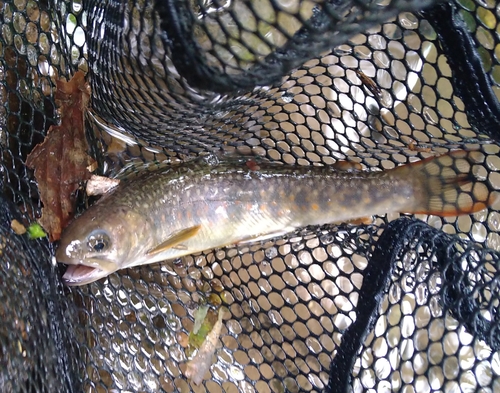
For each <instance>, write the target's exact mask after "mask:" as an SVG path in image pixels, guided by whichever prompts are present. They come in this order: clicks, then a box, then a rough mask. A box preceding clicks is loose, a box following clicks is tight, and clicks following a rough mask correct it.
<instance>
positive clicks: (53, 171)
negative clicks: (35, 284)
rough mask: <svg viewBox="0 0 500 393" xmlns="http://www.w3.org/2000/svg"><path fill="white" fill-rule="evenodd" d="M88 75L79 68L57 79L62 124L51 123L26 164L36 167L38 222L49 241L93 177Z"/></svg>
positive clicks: (58, 233) (58, 232) (56, 235)
mask: <svg viewBox="0 0 500 393" xmlns="http://www.w3.org/2000/svg"><path fill="white" fill-rule="evenodd" d="M89 90H90V89H89V85H88V84H87V83H86V82H85V75H84V74H83V72H81V71H78V72H77V73H76V74H75V75H74V76H73V78H71V80H70V81H69V82H65V81H57V92H56V93H55V102H56V105H57V107H58V110H59V112H60V114H61V123H60V124H59V125H57V126H51V127H50V128H49V131H48V132H47V136H46V137H45V140H44V141H43V142H42V143H41V144H39V145H37V146H36V147H35V148H34V149H33V151H32V152H31V153H30V154H29V155H28V158H27V160H26V165H27V166H28V167H30V168H32V169H34V170H35V178H36V181H37V182H38V189H39V191H40V199H41V201H42V203H43V209H42V217H41V218H40V220H39V223H40V224H41V225H42V226H43V228H44V229H45V230H46V231H47V233H48V234H49V237H50V240H51V241H55V240H59V238H60V237H61V232H62V229H63V228H64V227H66V225H68V223H69V222H70V221H71V219H72V218H73V216H74V214H75V205H76V195H75V194H76V193H75V192H76V190H77V189H78V188H79V187H80V184H81V183H82V182H83V181H85V180H87V179H88V178H89V177H90V172H89V171H88V169H87V167H88V166H89V165H91V164H92V159H91V158H90V157H89V156H88V154H87V152H88V145H87V140H86V138H85V130H84V114H85V110H86V108H87V105H88V102H89V98H90V92H89Z"/></svg>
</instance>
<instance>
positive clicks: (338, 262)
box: [0, 0, 500, 393]
mask: <svg viewBox="0 0 500 393" xmlns="http://www.w3.org/2000/svg"><path fill="white" fill-rule="evenodd" d="M431 3H433V2H431V1H429V2H425V3H423V2H419V1H360V0H357V1H334V0H330V1H299V0H296V1H294V0H292V1H282V0H273V1H271V0H269V1H266V0H259V1H256V0H252V1H250V0H247V1H243V0H239V1H238V0H233V1H229V0H228V1H225V0H215V1H201V0H196V1H195V0H192V1H185V2H179V1H159V0H158V1H157V2H152V1H146V0H145V1H138V0H137V1H128V2H125V1H110V0H108V1H96V0H94V1H92V0H91V1H88V2H85V3H84V2H81V1H55V2H50V4H47V3H46V2H36V1H33V0H29V1H27V0H14V1H3V2H0V9H1V10H2V13H1V15H0V28H1V33H0V53H1V55H0V81H1V83H0V101H1V103H2V105H1V106H0V111H1V112H0V146H1V149H0V154H1V161H0V174H1V176H0V184H1V186H2V194H3V195H2V201H0V202H1V203H0V206H1V209H2V210H1V212H0V213H1V219H0V224H1V225H0V228H1V229H0V257H1V259H0V260H1V261H2V269H1V273H0V280H1V281H0V282H1V284H2V285H1V288H0V304H1V306H0V315H1V316H2V318H3V320H4V323H3V324H2V327H0V354H1V360H0V362H1V366H2V367H1V368H0V387H1V390H2V391H6V392H11V391H12V392H17V391H20V392H31V391H47V392H53V391H60V392H73V391H75V392H78V391H85V392H160V391H161V392H174V391H180V392H188V391H195V392H204V391H208V392H222V391H226V392H234V391H241V392H259V393H260V392H284V391H290V392H303V391H323V392H346V391H355V392H361V391H381V392H384V391H403V392H416V391H419V392H420V391H422V392H430V391H443V392H456V391H481V392H495V391H500V357H499V354H500V352H499V351H500V348H499V345H500V343H499V339H498V337H499V333H500V332H499V316H498V307H499V299H500V296H499V292H498V291H499V279H500V278H499V261H500V258H499V254H498V250H500V236H499V233H498V232H499V230H500V214H499V211H498V210H499V207H500V206H499V205H498V203H496V204H494V205H493V206H492V207H491V208H489V209H485V210H483V211H481V212H478V213H475V214H473V215H470V216H462V217H459V218H455V217H449V218H439V217H435V216H424V215H418V216H417V217H416V218H418V219H419V220H417V219H415V218H409V217H401V216H400V215H399V214H391V215H387V216H383V217H376V218H375V219H374V221H373V223H372V224H369V225H366V224H365V225H356V226H354V225H338V226H332V225H329V226H324V227H321V228H316V227H314V228H304V229H302V230H300V231H298V232H296V233H293V234H291V235H288V236H287V237H284V238H280V239H274V240H272V241H266V242H262V243H257V244H252V245H246V246H239V247H227V248H224V249H220V250H208V251H206V252H204V253H200V254H197V255H193V256H189V257H184V258H182V260H180V261H176V262H175V263H174V264H172V263H159V264H154V265H148V266H141V267H136V268H133V269H127V270H124V271H119V272H117V273H115V274H112V275H110V276H109V277H107V278H106V279H103V280H101V281H98V282H95V283H92V284H90V285H87V286H83V287H78V288H71V289H68V288H64V287H63V286H62V284H61V282H60V272H59V269H60V268H58V267H57V266H56V265H55V263H54V260H53V258H52V256H53V246H52V245H51V244H49V243H48V241H47V240H45V239H41V240H29V239H27V237H26V235H23V236H20V235H16V234H14V233H13V231H12V229H11V224H12V220H14V219H15V220H17V221H19V222H21V223H23V224H25V225H26V226H27V225H28V224H29V223H30V222H33V221H34V220H35V219H36V218H37V217H39V216H40V209H41V207H42V204H41V202H40V198H39V193H38V187H37V184H36V181H35V179H34V176H33V172H32V171H31V170H29V169H28V168H27V167H26V165H25V162H26V158H27V155H28V154H29V153H30V151H31V150H32V149H33V147H34V146H35V145H36V144H38V143H40V142H41V141H42V140H43V138H44V136H45V134H46V132H47V130H48V128H49V127H50V126H51V125H52V124H57V122H58V121H59V116H60V114H59V113H58V112H57V110H56V103H55V101H54V92H55V89H56V88H55V86H56V84H55V82H56V80H59V79H60V78H64V77H69V76H70V75H71V74H73V73H74V72H75V71H76V70H77V69H80V70H83V71H85V72H87V73H88V78H89V82H90V84H91V88H92V100H91V104H90V105H91V106H90V108H89V112H88V116H87V123H86V124H87V130H88V139H89V141H90V142H91V149H92V152H93V155H94V156H95V158H96V159H97V160H98V162H99V172H100V173H103V174H105V175H110V176H111V175H114V174H116V173H117V172H118V171H119V170H120V169H121V168H122V167H123V166H124V165H127V164H129V163H130V162H135V161H145V162H149V161H155V160H157V161H163V160H165V159H167V160H170V161H171V162H179V161H184V160H186V159H188V158H190V157H194V156H197V155H199V154H202V153H205V152H209V151H220V150H225V151H229V152H238V153H245V154H248V153H251V154H256V155H261V156H264V157H266V158H268V159H270V160H272V161H279V162H285V163H289V164H297V165H321V164H324V165H332V164H334V163H336V162H338V161H340V160H348V161H351V162H354V163H358V164H360V165H361V166H362V167H364V168H365V169H367V170H370V169H389V168H392V167H394V166H396V165H401V164H404V163H408V162H411V161H414V160H416V159H421V158H425V157H428V156H431V155H435V154H437V153H444V152H447V151H449V150H450V149H455V148H464V149H477V150H478V154H479V156H480V159H479V160H478V164H477V165H476V166H475V167H474V168H473V170H474V172H475V173H476V174H477V175H478V176H479V177H480V178H483V179H485V180H486V181H487V182H489V184H490V186H491V187H493V188H495V189H498V188H499V187H500V175H499V172H498V171H499V169H500V158H499V156H498V153H499V151H500V149H499V142H497V141H498V138H499V137H498V127H497V125H498V119H500V116H498V114H499V108H498V99H499V97H500V90H499V89H500V65H499V59H500V55H499V52H498V50H499V49H498V48H500V46H499V43H498V35H497V29H498V27H497V24H498V20H497V18H499V16H500V14H499V13H498V5H497V3H496V2H494V1H476V2H474V1H466V0H457V1H455V2H449V3H440V4H438V5H436V4H431ZM424 6H425V7H427V8H426V10H425V11H422V8H423V7H424ZM429 7H430V8H429ZM202 304H208V305H210V306H211V307H212V308H213V309H215V310H217V309H219V308H220V307H222V306H223V307H226V308H227V310H228V311H229V312H228V313H226V314H225V317H224V320H223V328H222V331H221V334H220V338H219V341H218V345H217V349H216V351H215V354H214V356H213V364H212V366H211V368H210V371H209V372H207V373H206V375H205V378H204V381H203V382H202V384H201V385H199V386H197V385H196V384H194V383H193V382H192V381H190V380H188V379H187V378H186V377H185V375H184V372H185V369H186V361H187V360H188V354H187V344H186V342H187V337H188V335H189V333H190V332H191V331H192V330H193V325H194V314H195V311H196V310H197V309H198V308H199V306H200V305H202Z"/></svg>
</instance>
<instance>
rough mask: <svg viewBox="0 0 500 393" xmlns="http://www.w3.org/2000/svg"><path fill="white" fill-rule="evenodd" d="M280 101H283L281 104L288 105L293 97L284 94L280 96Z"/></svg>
mask: <svg viewBox="0 0 500 393" xmlns="http://www.w3.org/2000/svg"><path fill="white" fill-rule="evenodd" d="M281 99H282V100H283V102H286V103H287V104H288V103H290V102H292V100H293V95H292V94H289V93H286V92H285V93H283V95H282V96H281Z"/></svg>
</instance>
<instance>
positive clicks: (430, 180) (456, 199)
mask: <svg viewBox="0 0 500 393" xmlns="http://www.w3.org/2000/svg"><path fill="white" fill-rule="evenodd" d="M480 155H481V153H480V152H477V151H464V150H457V151H453V152H451V153H448V154H445V155H442V156H439V157H431V158H427V159H425V160H422V161H418V162H415V163H412V164H409V165H404V166H401V167H398V168H395V169H394V174H396V175H397V176H398V177H399V176H402V177H405V178H407V179H411V180H413V185H414V191H415V197H416V198H415V199H414V200H415V204H414V206H413V208H412V211H409V212H408V213H414V214H434V215H436V216H442V217H445V216H459V215H462V214H471V213H475V212H478V211H480V210H483V209H485V208H486V207H488V206H491V205H492V204H493V203H494V202H495V200H496V195H495V194H494V193H493V190H492V188H491V187H490V186H489V185H488V184H487V183H486V182H482V181H480V180H479V179H478V178H476V176H475V175H474V174H473V171H472V170H473V166H474V165H477V164H478V162H479V161H478V158H479V157H480Z"/></svg>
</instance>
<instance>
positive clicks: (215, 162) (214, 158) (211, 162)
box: [203, 154, 220, 166]
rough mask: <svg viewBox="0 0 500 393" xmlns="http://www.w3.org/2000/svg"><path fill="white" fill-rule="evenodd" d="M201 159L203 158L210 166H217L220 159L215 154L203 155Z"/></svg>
mask: <svg viewBox="0 0 500 393" xmlns="http://www.w3.org/2000/svg"><path fill="white" fill-rule="evenodd" d="M203 159H204V160H205V162H206V163H207V164H208V165H211V166H217V165H219V163H220V160H219V157H218V156H217V154H209V155H207V156H205V157H203Z"/></svg>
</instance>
